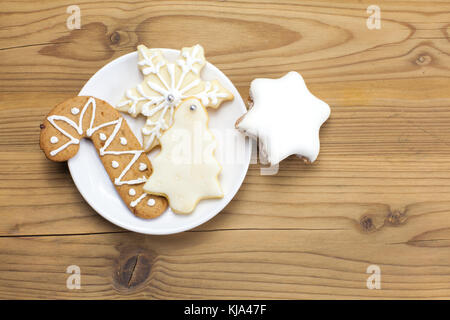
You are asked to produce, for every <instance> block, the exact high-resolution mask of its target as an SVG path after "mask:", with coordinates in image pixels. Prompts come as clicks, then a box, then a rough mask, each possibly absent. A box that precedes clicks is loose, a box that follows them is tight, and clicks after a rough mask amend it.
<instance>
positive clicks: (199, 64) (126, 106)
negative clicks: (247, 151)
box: [116, 45, 233, 151]
mask: <svg viewBox="0 0 450 320" xmlns="http://www.w3.org/2000/svg"><path fill="white" fill-rule="evenodd" d="M138 55H139V60H138V61H139V62H138V65H139V69H140V70H141V72H142V74H143V75H144V81H143V82H142V83H141V84H139V85H138V86H137V87H136V88H133V89H130V90H127V91H126V93H125V96H124V98H123V99H122V100H121V102H120V103H119V104H118V105H117V106H116V108H117V109H118V110H120V111H126V112H128V113H129V114H130V115H131V116H133V117H136V116H137V115H138V114H142V115H143V116H145V117H147V120H146V122H145V125H144V127H143V128H142V135H143V138H144V139H143V140H144V149H145V151H150V150H151V149H152V148H153V147H155V146H157V145H158V144H159V138H160V136H161V135H162V133H163V132H164V131H165V130H167V129H168V128H169V127H170V126H171V125H172V121H173V114H174V110H175V109H176V107H177V106H178V105H180V103H181V102H182V101H183V100H185V99H186V98H188V97H195V98H197V99H199V100H200V101H201V102H202V104H203V105H204V106H205V107H212V108H217V107H218V106H219V105H220V104H221V103H222V102H223V101H226V100H231V99H233V94H232V93H231V92H229V91H228V90H227V89H225V88H224V87H223V86H222V85H221V84H220V83H219V82H218V81H217V80H213V81H204V80H202V79H201V77H200V72H201V70H202V68H203V67H204V65H205V64H206V61H205V57H204V51H203V47H202V46H200V45H195V46H193V47H189V48H183V49H181V53H180V56H179V58H178V59H177V60H176V61H175V62H174V63H172V62H169V61H168V60H167V59H166V58H165V57H164V56H163V54H162V52H161V50H159V49H149V48H147V47H146V46H144V45H140V46H138Z"/></svg>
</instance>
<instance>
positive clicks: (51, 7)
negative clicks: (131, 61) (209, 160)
mask: <svg viewBox="0 0 450 320" xmlns="http://www.w3.org/2000/svg"><path fill="white" fill-rule="evenodd" d="M72 4H73V3H71V2H70V1H59V2H57V3H56V2H39V3H37V2H32V1H28V2H27V1H25V2H13V1H6V2H4V3H3V4H2V12H1V19H0V74H1V76H0V216H1V219H0V256H1V258H0V270H1V271H2V275H1V276H0V298H449V297H450V287H449V285H448V284H449V280H450V278H449V274H450V273H449V271H450V255H449V254H448V249H449V246H450V219H449V216H450V172H449V170H448V167H449V166H448V163H449V161H450V125H449V124H450V108H449V107H450V91H449V90H448V88H449V85H450V80H449V75H450V73H449V67H448V66H449V65H450V64H449V62H450V57H449V52H450V50H449V49H450V45H449V32H450V29H449V22H448V21H450V20H449V18H450V13H449V12H450V2H448V1H445V2H438V1H414V2H411V1H408V2H404V1H377V3H376V4H377V5H379V6H380V7H381V10H382V11H381V15H382V28H381V29H380V30H369V29H367V27H366V19H367V16H368V14H367V12H366V8H367V6H369V5H370V4H373V3H371V2H370V3H369V2H360V1H356V0H355V1H351V0H347V1H318V0H316V1H294V0H285V1H283V2H271V1H223V2H220V1H219V2H218V1H196V2H192V1H127V2H123V1H111V2H107V3H103V2H102V3H99V2H91V1H80V2H79V3H77V4H78V5H79V6H80V8H81V12H82V18H81V19H82V21H81V22H82V28H81V30H72V31H70V30H68V29H67V28H66V25H65V22H66V19H67V17H68V14H67V13H66V8H67V6H69V5H72ZM206 25H207V26H209V28H207V27H205V26H206ZM218 35H219V36H218ZM218 37H219V38H220V39H219V40H220V41H218V40H217V39H218ZM197 42H198V43H201V44H202V45H203V46H204V47H205V50H206V54H207V59H208V60H209V61H210V62H212V63H214V64H215V65H216V66H218V67H219V68H221V69H222V70H223V71H224V72H225V73H226V74H227V75H228V76H229V77H230V79H231V80H232V81H233V82H234V84H235V85H236V86H237V87H238V90H239V92H240V93H241V95H242V97H243V98H244V100H245V99H246V98H247V97H248V86H249V83H250V81H251V80H252V79H253V78H256V77H278V76H281V75H282V74H284V73H286V72H287V71H289V70H296V71H299V72H300V73H302V75H303V76H304V77H305V80H306V81H307V84H308V87H309V88H310V89H311V91H312V92H313V93H314V94H315V95H317V96H318V97H320V98H321V99H323V100H325V101H326V102H328V103H329V104H330V105H331V107H332V115H331V118H330V119H329V121H328V122H327V123H326V125H325V127H324V128H323V129H322V131H321V153H320V156H319V159H318V161H317V162H316V163H315V164H314V165H311V166H305V165H304V164H303V163H302V162H301V161H300V160H298V159H297V158H295V157H290V158H288V159H287V160H286V161H284V162H283V163H282V164H281V165H280V171H279V173H278V174H277V175H276V176H261V175H260V172H259V165H251V167H250V170H249V172H248V174H247V177H246V179H245V181H244V184H243V185H242V187H241V189H240V191H239V192H238V194H237V195H236V196H235V198H234V199H233V201H232V202H231V203H230V204H229V205H228V206H227V207H226V208H225V209H224V210H223V212H221V213H220V214H219V215H218V216H217V217H215V218H214V219H213V220H211V221H209V222H207V223H206V224H204V225H203V226H200V227H199V228H196V229H195V230H194V231H191V232H186V233H183V234H179V235H172V236H162V237H156V236H155V237H152V236H143V235H139V234H134V233H131V232H128V231H124V230H122V229H120V228H118V227H115V226H114V225H112V224H110V223H109V222H107V221H105V220H104V219H102V218H101V217H100V216H99V215H97V214H96V213H95V212H94V211H93V210H92V209H91V208H90V207H89V206H88V205H87V204H86V203H85V202H84V200H83V199H82V197H81V195H80V194H79V193H78V191H77V189H76V188H75V186H74V184H73V182H72V180H71V177H70V174H69V172H68V170H67V166H66V165H65V164H55V163H50V162H49V161H47V160H46V159H45V157H44V155H43V154H42V153H41V152H40V150H39V145H38V135H39V124H40V123H41V121H42V119H43V117H44V116H45V114H46V113H47V112H48V111H49V110H50V109H51V108H52V106H54V105H55V104H57V103H58V102H60V101H63V100H64V99H66V98H69V97H71V96H73V95H76V94H77V92H78V91H79V90H80V88H81V87H82V86H83V84H84V83H85V82H86V81H87V80H88V79H89V78H90V77H91V76H92V74H94V73H95V72H96V71H97V70H98V69H99V68H100V67H102V66H103V65H104V64H106V63H107V62H109V61H111V60H113V59H115V58H117V57H119V56H121V55H123V54H125V53H128V52H131V51H133V50H134V48H135V47H136V45H137V44H139V43H145V44H147V45H149V46H151V47H169V48H178V47H181V46H188V45H192V44H195V43H197ZM73 264H75V265H79V266H80V267H81V272H82V289H81V290H68V289H67V288H66V286H65V283H66V279H67V277H68V275H67V274H66V273H65V270H66V268H67V266H69V265H73ZM371 264H375V265H378V266H380V268H381V272H382V290H368V289H367V288H366V280H367V278H368V276H369V275H368V274H367V273H366V269H367V267H368V266H369V265H371ZM130 266H131V267H130ZM133 270H134V271H133Z"/></svg>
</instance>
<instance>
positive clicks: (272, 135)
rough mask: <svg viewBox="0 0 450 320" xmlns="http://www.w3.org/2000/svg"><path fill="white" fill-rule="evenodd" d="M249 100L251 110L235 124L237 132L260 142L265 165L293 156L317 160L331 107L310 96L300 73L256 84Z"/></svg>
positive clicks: (255, 82)
mask: <svg viewBox="0 0 450 320" xmlns="http://www.w3.org/2000/svg"><path fill="white" fill-rule="evenodd" d="M250 98H251V100H252V102H251V106H250V109H249V110H248V112H247V113H246V114H244V115H243V116H242V117H241V118H239V119H238V120H237V121H236V128H237V129H238V130H239V131H241V132H243V133H244V134H246V135H248V136H250V137H252V138H255V139H256V138H257V139H258V140H259V146H260V154H261V156H262V159H261V160H262V162H263V163H269V164H271V165H276V164H278V163H279V162H280V161H282V160H283V159H285V158H286V157H288V156H289V155H291V154H295V155H297V156H298V157H301V158H306V159H307V160H308V161H309V162H314V161H315V160H316V158H317V156H318V154H319V149H320V141H319V130H320V127H321V126H322V124H323V123H324V122H325V121H326V120H327V119H328V117H329V116H330V107H329V106H328V104H326V103H325V102H323V101H322V100H320V99H318V98H316V97H315V96H314V95H312V94H311V92H309V90H308V88H307V87H306V85H305V82H304V81H303V78H302V76H301V75H300V74H299V73H297V72H293V71H291V72H289V73H288V74H286V75H285V76H284V77H282V78H279V79H255V80H253V81H252V83H251V86H250Z"/></svg>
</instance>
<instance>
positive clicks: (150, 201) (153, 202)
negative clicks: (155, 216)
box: [147, 198, 156, 207]
mask: <svg viewBox="0 0 450 320" xmlns="http://www.w3.org/2000/svg"><path fill="white" fill-rule="evenodd" d="M155 203H156V201H155V199H153V198H150V199H148V201H147V205H148V206H150V207H153V206H154V205H155Z"/></svg>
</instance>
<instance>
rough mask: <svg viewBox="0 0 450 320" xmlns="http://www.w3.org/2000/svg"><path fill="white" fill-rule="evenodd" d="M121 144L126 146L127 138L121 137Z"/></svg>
mask: <svg viewBox="0 0 450 320" xmlns="http://www.w3.org/2000/svg"><path fill="white" fill-rule="evenodd" d="M120 144H121V145H123V146H126V145H127V139H126V138H124V137H120Z"/></svg>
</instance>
